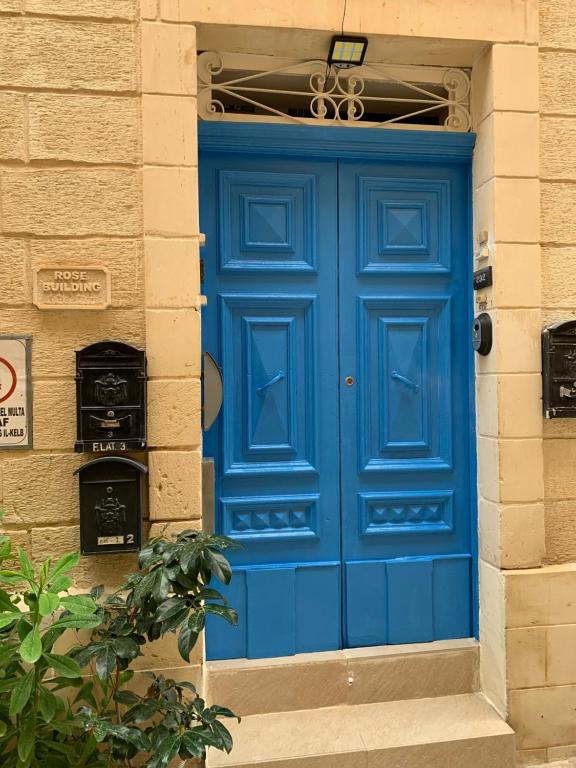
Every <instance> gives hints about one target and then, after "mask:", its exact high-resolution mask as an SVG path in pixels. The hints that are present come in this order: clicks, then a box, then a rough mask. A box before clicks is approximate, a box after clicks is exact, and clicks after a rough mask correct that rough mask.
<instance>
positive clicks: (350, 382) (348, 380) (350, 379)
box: [344, 376, 354, 387]
mask: <svg viewBox="0 0 576 768" xmlns="http://www.w3.org/2000/svg"><path fill="white" fill-rule="evenodd" d="M344 381H345V382H346V385H347V386H348V387H351V386H352V385H353V384H354V378H353V377H352V376H346V378H345V379H344Z"/></svg>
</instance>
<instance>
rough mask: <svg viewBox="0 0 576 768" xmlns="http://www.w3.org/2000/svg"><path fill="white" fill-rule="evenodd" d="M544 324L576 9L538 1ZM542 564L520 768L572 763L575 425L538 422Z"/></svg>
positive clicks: (571, 232)
mask: <svg viewBox="0 0 576 768" xmlns="http://www.w3.org/2000/svg"><path fill="white" fill-rule="evenodd" d="M539 59H540V67H539V68H540V177H541V241H542V248H541V254H542V324H543V325H547V324H549V323H553V322H557V321H560V320H567V319H573V318H576V287H575V286H576V279H575V278H576V224H575V222H576V217H575V212H576V99H575V97H574V90H573V88H571V87H570V85H569V84H570V82H572V81H573V78H574V75H575V74H576V8H575V7H574V4H573V3H572V2H571V0H540V54H539ZM543 438H544V439H543V446H544V510H545V514H544V518H545V555H544V567H543V568H541V569H528V570H525V571H512V572H509V573H508V575H507V577H506V605H507V610H506V613H507V633H506V634H507V651H508V654H507V680H508V689H509V694H508V705H509V712H510V719H511V723H512V726H513V728H514V729H515V730H516V732H517V744H518V747H519V749H520V750H521V751H520V756H521V763H522V764H524V765H532V764H539V763H540V762H546V761H553V760H558V759H561V758H566V757H573V756H576V719H575V718H574V708H575V706H576V650H575V648H576V565H575V563H576V481H575V477H576V473H575V467H576V427H575V426H574V422H572V421H570V420H564V419H562V420H557V421H555V420H552V421H545V422H544V426H543Z"/></svg>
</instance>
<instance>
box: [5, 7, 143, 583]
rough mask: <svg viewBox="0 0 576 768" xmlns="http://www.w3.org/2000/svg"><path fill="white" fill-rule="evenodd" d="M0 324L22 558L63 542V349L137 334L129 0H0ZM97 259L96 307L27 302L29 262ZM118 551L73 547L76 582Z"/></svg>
mask: <svg viewBox="0 0 576 768" xmlns="http://www.w3.org/2000/svg"><path fill="white" fill-rule="evenodd" d="M0 40H1V41H2V44H1V45H0V211H1V213H0V286H1V287H0V332H1V333H29V334H32V336H33V341H32V351H33V357H32V376H33V391H34V410H33V413H34V450H33V451H30V452H6V451H3V452H2V453H0V475H1V478H2V483H0V489H1V494H0V495H1V504H2V507H3V508H4V509H5V510H6V518H5V527H6V528H7V529H9V531H10V533H11V535H12V536H13V538H14V541H15V543H17V544H21V545H26V546H28V547H30V548H31V550H32V554H33V556H34V558H35V559H36V560H40V559H42V558H44V557H46V556H47V555H48V554H50V555H54V556H56V555H58V554H59V553H61V552H62V551H64V550H70V549H72V550H77V549H78V547H79V535H78V522H79V521H78V490H77V479H76V478H75V477H73V474H72V473H73V471H74V470H75V469H76V468H77V467H78V466H79V465H80V464H81V463H82V462H83V461H85V460H86V459H87V458H88V457H87V456H80V455H77V454H74V452H73V447H74V439H75V428H76V427H75V420H76V414H75V387H74V373H75V370H74V366H75V358H74V351H75V350H76V349H79V348H80V347H83V346H85V345H86V344H89V343H91V342H94V341H98V340H101V339H118V340H121V341H125V342H128V343H132V344H135V345H138V346H143V345H144V343H145V315H144V311H143V309H142V306H143V302H144V279H143V278H144V269H143V243H142V174H141V158H142V149H141V126H140V96H139V79H140V75H139V65H138V51H139V30H138V19H137V15H136V6H135V3H134V2H133V0H52V1H50V0H27V2H26V3H24V2H23V0H2V2H0ZM68 264H70V265H82V266H90V265H93V264H102V265H105V266H106V267H108V269H109V270H110V273H111V276H112V306H111V307H110V308H109V309H107V310H105V311H83V312H80V311H40V310H38V309H36V308H35V307H34V306H33V305H32V272H31V270H32V269H33V268H34V267H36V266H39V265H51V266H60V267H61V266H65V265H68ZM133 563H134V560H133V558H131V557H126V556H124V557H120V558H116V557H107V558H104V557H101V558H98V557H96V558H83V560H82V563H81V565H80V567H79V569H78V577H79V580H80V583H81V584H82V585H83V586H89V585H92V584H95V583H98V582H101V581H103V582H106V583H115V581H116V580H117V578H118V573H119V570H120V569H122V570H125V569H127V568H131V567H132V565H133Z"/></svg>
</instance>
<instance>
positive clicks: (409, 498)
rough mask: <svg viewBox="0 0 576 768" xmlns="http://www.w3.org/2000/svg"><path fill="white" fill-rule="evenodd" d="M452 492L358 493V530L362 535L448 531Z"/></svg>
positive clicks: (450, 521) (450, 522)
mask: <svg viewBox="0 0 576 768" xmlns="http://www.w3.org/2000/svg"><path fill="white" fill-rule="evenodd" d="M452 495H453V494H452V492H451V491H445V492H444V491H442V492H439V493H437V494H429V493H428V492H424V491H422V492H421V491H407V492H406V493H404V494H396V493H389V494H387V493H364V494H360V495H359V515H360V531H361V533H362V534H364V535H366V534H368V535H372V534H378V535H380V534H387V533H394V532H396V533H410V532H412V531H413V532H420V533H422V532H428V533H433V532H435V531H443V532H446V531H450V530H452Z"/></svg>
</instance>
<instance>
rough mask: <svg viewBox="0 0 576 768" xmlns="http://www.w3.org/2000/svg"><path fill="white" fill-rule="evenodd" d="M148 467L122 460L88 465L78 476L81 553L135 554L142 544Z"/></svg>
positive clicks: (83, 467) (116, 458) (105, 460)
mask: <svg viewBox="0 0 576 768" xmlns="http://www.w3.org/2000/svg"><path fill="white" fill-rule="evenodd" d="M147 472H148V467H146V466H145V465H144V464H140V462H138V461H133V460H132V459H126V458H124V457H122V456H110V457H102V458H99V459H94V460H93V461H89V462H88V464H84V466H82V467H80V468H79V469H77V470H76V471H75V472H74V474H75V475H79V476H80V551H81V552H82V554H83V555H102V554H111V553H114V552H134V551H137V550H139V549H140V546H141V543H142V477H143V475H144V474H146V473H147Z"/></svg>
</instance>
